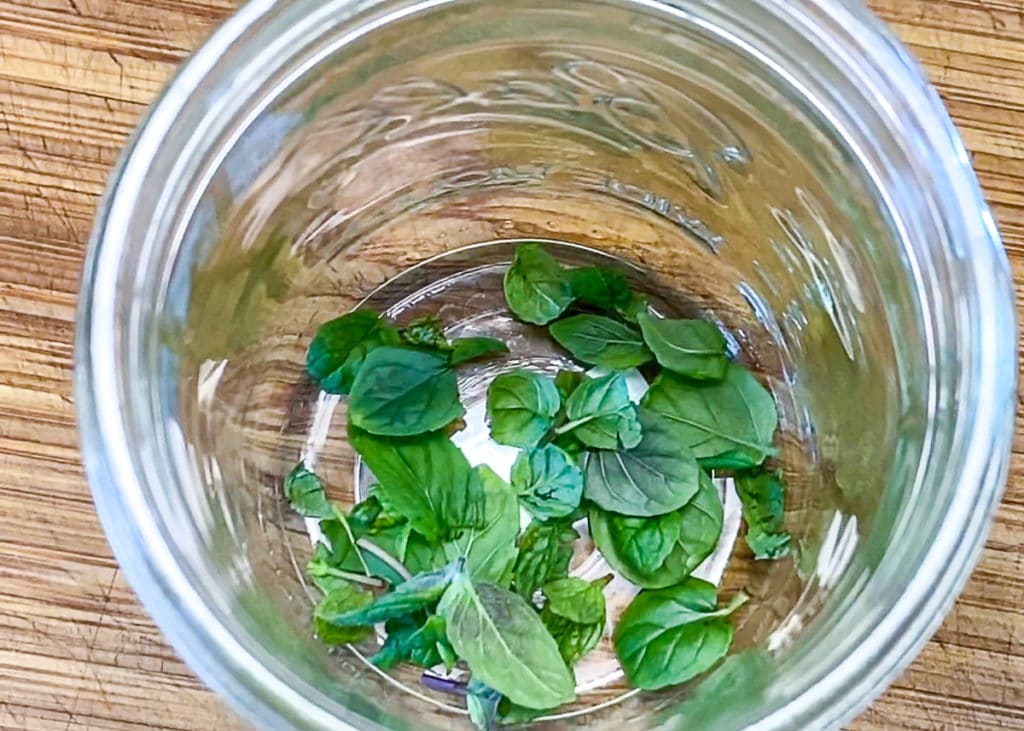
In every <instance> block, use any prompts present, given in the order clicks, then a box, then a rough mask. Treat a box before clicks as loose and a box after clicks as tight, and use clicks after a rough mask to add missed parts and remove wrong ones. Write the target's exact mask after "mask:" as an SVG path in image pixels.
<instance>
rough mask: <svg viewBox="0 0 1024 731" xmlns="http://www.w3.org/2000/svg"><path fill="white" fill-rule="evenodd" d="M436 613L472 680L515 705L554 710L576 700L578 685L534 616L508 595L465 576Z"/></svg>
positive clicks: (458, 578) (455, 581) (459, 577)
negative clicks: (496, 692)
mask: <svg viewBox="0 0 1024 731" xmlns="http://www.w3.org/2000/svg"><path fill="white" fill-rule="evenodd" d="M437 613H438V614H440V615H441V616H442V617H444V618H445V619H446V620H447V622H448V639H449V640H450V641H451V643H452V647H454V648H455V651H456V652H457V653H458V655H459V657H461V658H462V659H463V660H465V661H466V663H467V664H468V665H469V669H470V672H471V673H472V674H473V678H474V679H476V680H478V681H479V682H481V683H485V684H486V685H488V686H490V687H491V688H493V689H494V690H496V691H498V692H499V693H501V694H503V695H506V696H508V697H509V699H510V700H512V702H514V703H518V704H520V705H523V706H527V707H530V708H552V707H554V706H558V705H561V704H562V703H567V702H569V701H571V700H573V699H574V698H575V697H576V683H575V681H574V680H573V677H572V674H571V673H570V672H569V669H568V668H567V667H566V666H565V663H564V662H563V660H562V657H561V655H560V654H559V652H558V645H557V644H555V641H554V639H553V638H552V637H551V635H550V633H549V632H548V631H547V629H546V628H545V627H544V624H543V623H542V622H541V619H540V617H539V616H538V614H537V612H536V611H535V610H534V609H533V608H532V607H531V606H530V605H529V604H527V603H526V601H525V600H523V598H522V597H519V596H517V595H515V594H513V593H512V592H509V591H505V590H504V589H501V588H499V587H497V586H494V585H493V584H487V583H483V582H481V583H478V584H474V583H473V581H472V580H471V579H470V578H469V575H468V574H466V573H465V572H463V573H460V574H458V575H457V576H456V577H455V578H454V579H453V580H452V582H451V585H450V586H449V587H448V590H447V591H446V592H445V594H444V597H442V599H441V603H440V604H439V605H438V607H437Z"/></svg>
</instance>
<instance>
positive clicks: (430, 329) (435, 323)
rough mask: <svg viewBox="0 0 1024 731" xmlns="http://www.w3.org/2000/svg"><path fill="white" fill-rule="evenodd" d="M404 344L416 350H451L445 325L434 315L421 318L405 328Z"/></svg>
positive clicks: (403, 333) (403, 331)
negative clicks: (445, 333) (445, 332)
mask: <svg viewBox="0 0 1024 731" xmlns="http://www.w3.org/2000/svg"><path fill="white" fill-rule="evenodd" d="M402 342H404V343H407V344H408V345H411V346H413V347H415V348H428V349H432V350H451V345H449V343H448V338H446V337H445V336H444V323H443V322H441V318H439V317H436V316H434V315H427V316H426V317H420V318H418V319H416V320H413V321H412V322H411V323H409V326H408V327H405V328H403V329H402Z"/></svg>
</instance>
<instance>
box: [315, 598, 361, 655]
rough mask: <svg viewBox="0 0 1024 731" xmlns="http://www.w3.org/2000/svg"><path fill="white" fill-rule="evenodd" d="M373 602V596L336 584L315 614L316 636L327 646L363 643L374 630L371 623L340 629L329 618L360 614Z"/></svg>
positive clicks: (321, 601)
mask: <svg viewBox="0 0 1024 731" xmlns="http://www.w3.org/2000/svg"><path fill="white" fill-rule="evenodd" d="M372 601H373V595H372V594H369V593H367V592H365V591H360V590H359V589H356V588H355V587H353V586H352V585H351V584H349V583H336V584H335V585H334V587H333V588H332V589H331V591H330V593H328V594H327V596H325V597H324V598H323V599H321V600H320V603H319V604H317V606H316V610H315V611H314V612H313V624H314V627H315V629H316V636H317V637H319V638H320V641H321V642H323V643H324V644H327V645H346V644H349V643H351V642H362V641H363V640H365V639H366V638H367V637H369V636H370V633H371V632H372V631H373V628H372V627H370V626H369V623H364V624H353V625H349V626H345V627H339V626H337V625H335V624H334V623H332V622H330V621H329V618H331V617H334V616H337V615H338V614H344V613H349V612H358V611H360V610H361V609H363V608H364V607H366V606H368V605H369V604H370V603H371V602H372Z"/></svg>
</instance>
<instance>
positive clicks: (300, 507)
mask: <svg viewBox="0 0 1024 731" xmlns="http://www.w3.org/2000/svg"><path fill="white" fill-rule="evenodd" d="M284 494H285V496H286V497H287V498H288V501H289V502H290V503H291V504H292V509H293V510H294V511H295V512H297V513H298V514H299V515H302V516H305V517H307V518H331V517H334V507H333V506H332V505H331V501H330V500H328V499H327V493H326V492H325V491H324V483H323V482H322V481H321V480H320V478H319V477H318V476H317V475H316V474H314V473H312V472H310V471H309V470H307V469H306V467H305V465H303V464H302V463H301V462H300V463H299V464H297V465H295V467H294V469H292V471H291V472H290V473H288V477H286V478H285V481H284Z"/></svg>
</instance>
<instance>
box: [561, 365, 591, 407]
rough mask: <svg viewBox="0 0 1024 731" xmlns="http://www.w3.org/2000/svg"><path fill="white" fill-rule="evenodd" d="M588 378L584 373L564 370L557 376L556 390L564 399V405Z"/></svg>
mask: <svg viewBox="0 0 1024 731" xmlns="http://www.w3.org/2000/svg"><path fill="white" fill-rule="evenodd" d="M586 378H587V376H586V374H584V373H583V371H564V370H563V371H559V372H558V375H556V376H555V388H556V389H557V390H558V395H559V396H560V397H561V398H562V403H563V404H564V403H565V402H566V401H567V400H568V398H569V397H570V396H572V394H573V391H575V390H576V389H577V388H579V386H580V384H581V383H583V381H584V380H586Z"/></svg>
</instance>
